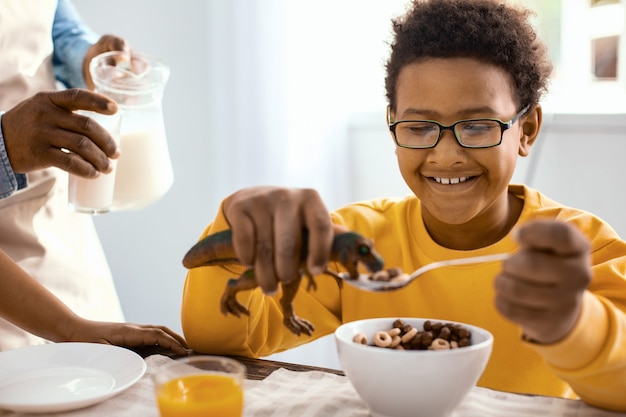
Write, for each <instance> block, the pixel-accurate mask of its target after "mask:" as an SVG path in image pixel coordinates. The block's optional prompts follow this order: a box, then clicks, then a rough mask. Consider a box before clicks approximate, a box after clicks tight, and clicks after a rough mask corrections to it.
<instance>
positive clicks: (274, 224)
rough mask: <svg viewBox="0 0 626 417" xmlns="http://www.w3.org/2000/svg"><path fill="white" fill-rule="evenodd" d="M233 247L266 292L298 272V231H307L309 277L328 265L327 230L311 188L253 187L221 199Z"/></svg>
mask: <svg viewBox="0 0 626 417" xmlns="http://www.w3.org/2000/svg"><path fill="white" fill-rule="evenodd" d="M223 210H224V216H225V217H226V220H227V221H228V223H229V225H230V228H231V230H232V233H233V247H234V249H235V253H236V254H237V256H238V258H239V259H240V260H241V262H242V263H243V264H244V265H247V266H251V267H254V272H255V276H256V280H257V282H258V284H259V286H260V287H261V288H262V289H263V291H264V292H265V293H267V294H272V293H275V292H276V291H277V289H278V282H279V281H283V282H290V281H292V280H293V279H294V277H296V276H297V273H298V270H299V269H300V268H301V266H302V265H301V263H300V253H301V248H302V244H303V242H302V239H303V235H302V230H303V229H307V230H308V253H307V258H306V266H307V268H308V270H309V271H310V272H311V273H313V274H314V275H315V274H318V273H321V272H322V271H323V269H324V268H325V267H326V265H327V264H328V260H329V256H330V252H331V248H332V242H333V228H332V223H331V220H330V215H329V214H328V210H327V209H326V207H325V206H324V203H323V202H322V200H321V198H320V196H319V194H318V193H317V192H316V191H314V190H311V189H295V188H277V187H255V188H247V189H244V190H241V191H238V192H236V193H235V194H232V195H231V196H229V197H227V198H226V199H225V200H224V204H223Z"/></svg>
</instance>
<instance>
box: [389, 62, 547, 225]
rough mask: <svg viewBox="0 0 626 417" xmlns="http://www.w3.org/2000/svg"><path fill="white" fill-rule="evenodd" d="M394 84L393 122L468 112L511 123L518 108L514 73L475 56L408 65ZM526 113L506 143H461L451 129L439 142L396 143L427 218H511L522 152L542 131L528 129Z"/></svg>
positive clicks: (449, 119) (447, 119)
mask: <svg viewBox="0 0 626 417" xmlns="http://www.w3.org/2000/svg"><path fill="white" fill-rule="evenodd" d="M396 91H397V102H396V112H395V114H392V117H393V120H394V121H399V120H415V119H418V120H434V121H437V122H439V123H441V124H443V125H450V124H452V123H454V122H456V121H458V120H463V119H472V118H496V119H500V120H502V121H504V122H507V121H509V120H511V119H512V118H513V117H514V116H515V115H516V113H517V112H518V111H519V110H520V109H518V108H517V106H516V103H515V101H514V98H513V92H512V79H511V77H510V76H509V74H508V73H506V72H505V71H504V70H502V69H500V68H499V67H496V66H494V65H491V64H487V63H484V62H481V61H478V60H475V59H471V58H445V59H444V58H437V59H428V60H423V61H418V62H415V63H412V64H410V65H407V66H405V67H404V68H402V70H401V71H400V74H399V77H398V81H397V85H396ZM534 111H536V110H535V109H531V110H530V112H534ZM525 119H526V115H524V116H522V117H521V119H520V120H519V121H518V122H516V123H515V124H514V125H513V126H512V127H511V128H509V129H508V130H506V131H504V135H503V139H502V143H501V144H500V145H498V146H495V147H492V148H484V149H468V148H463V147H461V146H460V145H459V144H458V142H457V141H456V139H455V137H454V134H453V132H452V131H449V130H446V131H443V132H442V136H441V138H440V140H439V143H438V144H437V146H435V147H434V148H430V149H406V148H401V147H397V148H396V155H397V158H398V164H399V167H400V172H401V174H402V176H403V178H404V180H405V181H406V183H407V185H408V186H409V188H411V190H412V191H413V192H414V193H415V195H416V196H417V197H418V198H419V199H420V200H421V202H422V205H423V211H424V218H425V219H428V218H430V219H433V220H436V221H437V222H438V223H439V224H449V225H461V224H466V223H470V222H472V221H474V222H473V223H474V224H480V225H482V226H485V222H487V224H493V222H494V221H495V222H501V221H506V218H505V217H506V216H507V213H508V212H509V211H510V210H508V204H509V203H508V198H507V186H508V184H509V181H510V179H511V177H512V175H513V171H514V169H515V165H516V161H517V157H518V155H523V156H525V155H527V153H528V150H529V148H530V146H531V145H532V142H533V140H534V138H535V136H536V133H535V134H534V135H533V134H531V135H530V136H527V135H525V134H524V132H523V131H524V129H522V127H521V126H522V123H524V120H525ZM477 220H478V221H477ZM480 220H482V221H480Z"/></svg>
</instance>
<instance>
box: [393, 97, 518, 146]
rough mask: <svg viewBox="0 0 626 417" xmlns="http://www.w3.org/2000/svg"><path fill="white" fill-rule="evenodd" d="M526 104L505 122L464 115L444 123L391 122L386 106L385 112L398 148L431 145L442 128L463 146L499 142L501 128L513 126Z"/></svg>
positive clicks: (436, 140) (430, 121) (418, 121)
mask: <svg viewBox="0 0 626 417" xmlns="http://www.w3.org/2000/svg"><path fill="white" fill-rule="evenodd" d="M529 108H530V105H528V106H526V107H524V108H523V109H522V110H520V112H519V113H517V114H516V115H515V116H514V117H513V118H512V119H511V120H509V121H508V122H503V121H502V120H499V119H467V120H459V121H458V122H455V123H453V124H451V125H448V126H445V125H442V124H441V123H439V122H435V121H434V120H399V121H397V122H392V120H391V115H390V112H389V109H388V110H387V112H388V122H389V130H390V131H391V133H392V135H393V138H394V140H395V141H396V144H397V145H398V146H400V147H401V148H410V149H427V148H434V147H435V146H437V143H439V139H441V132H443V131H444V130H451V131H452V132H454V137H455V138H456V141H457V142H458V143H459V145H461V146H462V147H464V148H491V147H494V146H498V145H499V144H501V143H502V136H503V134H504V131H505V130H507V129H509V128H510V127H511V126H513V125H514V124H515V122H517V120H519V118H520V117H522V115H523V114H524V113H526V112H527V111H528V109H529Z"/></svg>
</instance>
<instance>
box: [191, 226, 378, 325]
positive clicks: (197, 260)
mask: <svg viewBox="0 0 626 417" xmlns="http://www.w3.org/2000/svg"><path fill="white" fill-rule="evenodd" d="M304 233H305V234H306V230H305V231H304ZM306 241H307V239H306V236H305V239H304V242H305V243H304V247H303V248H302V254H301V257H300V259H301V262H302V268H301V269H300V271H299V273H298V276H296V277H294V279H293V280H292V281H290V282H288V283H285V282H282V283H281V286H282V297H281V299H280V305H281V308H282V311H283V316H284V319H283V320H284V324H285V326H286V327H287V328H288V329H289V330H291V331H292V332H293V333H295V334H296V335H298V336H299V335H300V334H301V333H305V334H307V335H311V334H312V332H313V330H314V329H315V328H314V326H313V324H312V323H311V322H309V321H308V320H305V319H303V318H300V317H298V316H296V314H295V313H294V310H293V299H294V298H295V296H296V294H297V292H298V289H299V288H300V282H301V281H302V277H303V276H306V277H307V278H308V286H307V290H310V289H315V288H316V283H315V280H314V278H313V276H312V275H311V274H310V273H309V272H308V271H307V270H306V267H305V266H304V261H305V258H306V254H307V247H306ZM330 260H331V261H332V262H339V263H340V264H341V265H343V267H344V268H345V269H346V270H347V272H348V274H349V276H350V278H352V279H357V278H358V276H359V270H358V265H359V263H361V264H363V265H364V266H365V267H366V268H367V269H368V270H369V271H370V272H371V273H373V272H376V271H380V270H381V269H382V268H383V260H382V258H381V257H380V255H379V254H378V253H377V252H376V250H375V249H374V246H373V243H372V241H371V240H369V239H366V238H364V237H363V236H361V235H359V234H358V233H354V232H339V231H337V232H336V233H335V237H334V240H333V246H332V250H331V256H330ZM227 264H241V262H240V261H239V259H238V258H237V255H236V254H235V251H234V249H233V245H232V232H231V230H224V231H222V232H218V233H215V234H211V235H209V236H207V237H205V238H204V239H202V240H200V241H199V242H198V243H196V244H195V245H194V246H193V247H192V248H191V249H189V251H188V252H187V254H186V255H185V257H184V258H183V265H184V266H185V267H186V268H197V267H201V266H223V265H227ZM324 274H327V275H331V276H333V277H334V278H335V279H336V280H337V282H338V283H339V285H341V279H340V278H339V276H338V275H337V273H335V272H334V271H331V270H329V269H326V270H325V271H324ZM257 286H258V284H257V281H256V277H255V275H254V270H253V269H247V270H246V271H245V272H244V273H243V274H241V275H240V276H239V277H238V278H232V279H230V280H228V283H227V285H226V289H225V290H224V294H223V295H222V298H221V302H220V309H221V311H222V313H224V314H229V313H230V314H233V315H235V316H237V317H240V316H241V314H246V315H249V314H250V313H249V311H248V310H247V309H246V308H245V307H244V306H243V305H241V304H240V303H239V302H238V301H237V298H236V295H237V293H238V292H239V291H244V290H251V289H254V288H256V287H257Z"/></svg>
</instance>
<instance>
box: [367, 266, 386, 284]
mask: <svg viewBox="0 0 626 417" xmlns="http://www.w3.org/2000/svg"><path fill="white" fill-rule="evenodd" d="M370 279H371V280H372V281H389V271H385V270H384V269H382V270H380V271H376V272H374V273H373V274H372V275H371V276H370Z"/></svg>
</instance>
